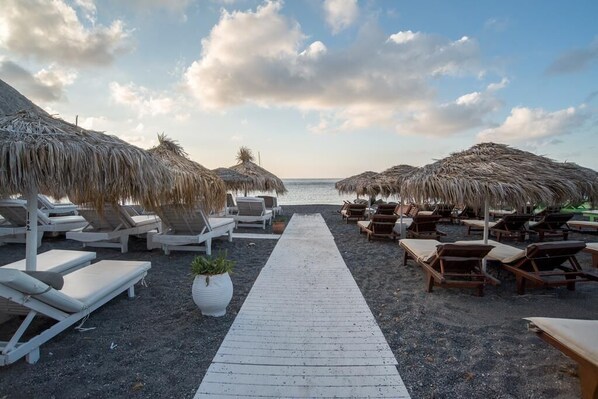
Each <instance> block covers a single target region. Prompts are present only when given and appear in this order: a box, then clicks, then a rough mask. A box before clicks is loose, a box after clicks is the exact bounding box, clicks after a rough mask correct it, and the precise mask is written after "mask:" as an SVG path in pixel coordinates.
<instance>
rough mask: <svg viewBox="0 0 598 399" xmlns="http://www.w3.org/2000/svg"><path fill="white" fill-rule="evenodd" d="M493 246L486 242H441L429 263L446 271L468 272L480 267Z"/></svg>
mask: <svg viewBox="0 0 598 399" xmlns="http://www.w3.org/2000/svg"><path fill="white" fill-rule="evenodd" d="M492 248H494V246H492V245H484V244H453V243H450V244H440V245H438V246H436V253H435V254H434V256H433V257H432V258H430V259H429V260H428V263H429V264H430V265H432V266H433V267H434V268H435V269H438V270H441V269H442V270H443V272H444V273H451V272H452V273H455V272H459V273H467V272H470V271H472V270H474V269H476V268H479V267H480V266H481V263H482V259H483V258H484V257H485V256H486V255H488V253H489V252H490V251H492Z"/></svg>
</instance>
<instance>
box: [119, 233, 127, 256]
mask: <svg viewBox="0 0 598 399" xmlns="http://www.w3.org/2000/svg"><path fill="white" fill-rule="evenodd" d="M128 251H129V236H128V235H124V236H122V237H121V238H120V252H121V253H123V254H126V253H127V252H128Z"/></svg>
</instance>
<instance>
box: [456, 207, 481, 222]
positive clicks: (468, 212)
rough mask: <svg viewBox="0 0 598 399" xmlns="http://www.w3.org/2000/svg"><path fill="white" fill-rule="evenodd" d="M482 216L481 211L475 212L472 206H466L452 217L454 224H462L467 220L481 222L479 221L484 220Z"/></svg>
mask: <svg viewBox="0 0 598 399" xmlns="http://www.w3.org/2000/svg"><path fill="white" fill-rule="evenodd" d="M480 214H481V210H480V209H478V210H475V209H473V208H472V207H471V206H466V207H464V208H463V209H461V210H459V211H458V212H457V213H456V214H453V216H452V220H451V221H452V222H453V223H455V222H456V223H461V222H462V221H465V220H472V219H473V220H479V219H483V218H482V217H480Z"/></svg>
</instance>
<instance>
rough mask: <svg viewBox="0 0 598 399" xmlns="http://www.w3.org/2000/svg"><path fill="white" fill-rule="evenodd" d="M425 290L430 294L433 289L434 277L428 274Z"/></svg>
mask: <svg viewBox="0 0 598 399" xmlns="http://www.w3.org/2000/svg"><path fill="white" fill-rule="evenodd" d="M426 286H427V287H426V289H427V290H428V292H432V289H433V288H434V277H433V276H432V275H431V274H429V273H428V281H427V283H426Z"/></svg>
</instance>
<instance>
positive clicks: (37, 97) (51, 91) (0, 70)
mask: <svg viewBox="0 0 598 399" xmlns="http://www.w3.org/2000/svg"><path fill="white" fill-rule="evenodd" d="M0 76H2V79H4V80H6V82H7V83H8V84H10V85H12V86H15V87H16V88H18V90H19V91H20V92H22V93H23V94H24V95H25V96H26V97H28V98H29V99H30V100H33V101H34V102H53V101H60V100H63V99H64V98H65V88H66V87H67V86H70V85H71V84H72V83H73V82H74V81H75V79H76V78H77V73H76V72H75V71H74V70H72V69H65V68H61V67H59V66H57V65H56V64H50V65H49V66H48V67H47V68H43V69H41V70H40V71H38V72H36V73H31V72H30V71H28V70H26V69H25V68H23V67H21V66H20V65H18V64H16V63H14V62H12V61H9V60H5V59H2V58H0Z"/></svg>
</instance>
